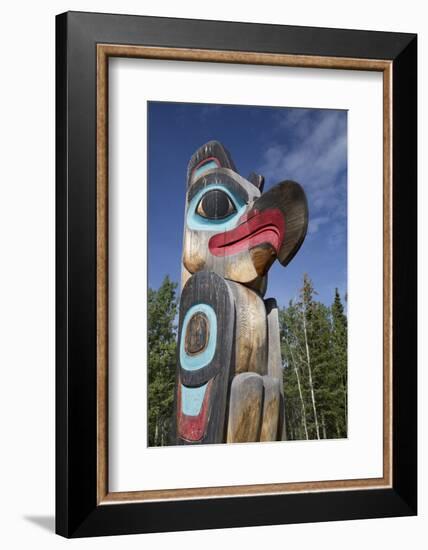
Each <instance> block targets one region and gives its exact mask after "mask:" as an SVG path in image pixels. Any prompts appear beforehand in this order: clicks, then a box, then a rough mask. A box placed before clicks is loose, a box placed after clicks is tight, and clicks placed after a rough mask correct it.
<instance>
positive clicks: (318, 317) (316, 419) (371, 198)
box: [56, 12, 417, 537]
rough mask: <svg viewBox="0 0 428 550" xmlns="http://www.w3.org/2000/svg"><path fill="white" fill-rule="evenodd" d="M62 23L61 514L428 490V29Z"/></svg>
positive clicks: (89, 526) (60, 522) (228, 509)
mask: <svg viewBox="0 0 428 550" xmlns="http://www.w3.org/2000/svg"><path fill="white" fill-rule="evenodd" d="M56 24H57V31H56V36H57V43H56V48H57V62H56V70H57V76H56V78H57V83H56V85H57V104H56V115H57V142H56V143H57V150H56V155H57V173H56V178H57V227H56V232H57V279H56V281H57V371H56V380H57V382H56V396H57V400H56V441H57V443H56V445H57V447H56V452H57V455H56V463H57V470H56V472H57V473H56V487H57V494H56V518H57V532H58V533H59V534H60V535H63V536H66V537H83V536H96V535H109V534H112V535H113V534H125V533H144V532H156V531H176V530H189V529H205V528H219V527H237V526H250V525H270V524H279V523H296V522H314V521H328V520H341V519H359V518H372V517H392V516H404V515H413V514H416V510H417V490H416V485H417V472H416V467H417V464H416V454H417V453H416V431H417V430H416V427H417V422H416V410H417V409H416V150H417V149H416V53H417V50H416V47H417V40H416V36H415V35H412V34H401V33H383V32H382V33H381V32H372V31H354V30H340V29H321V28H307V27H288V26H277V25H259V24H244V23H232V22H217V21H200V20H198V21H197V20H184V19H169V18H156V17H141V16H122V15H120V16H119V15H109V14H94V13H77V12H69V13H65V14H61V15H59V16H57V21H56Z"/></svg>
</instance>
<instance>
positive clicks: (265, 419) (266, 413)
mask: <svg viewBox="0 0 428 550" xmlns="http://www.w3.org/2000/svg"><path fill="white" fill-rule="evenodd" d="M280 385H281V384H280V381H279V380H278V378H273V377H272V376H263V387H264V392H263V414H262V429H261V432H260V441H275V440H276V439H278V420H279V408H280V404H281V399H280V398H281V392H280Z"/></svg>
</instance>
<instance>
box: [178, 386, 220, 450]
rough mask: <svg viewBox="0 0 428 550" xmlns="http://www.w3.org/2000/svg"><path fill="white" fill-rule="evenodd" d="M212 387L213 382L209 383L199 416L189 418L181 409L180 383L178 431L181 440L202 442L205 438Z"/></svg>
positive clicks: (179, 392)
mask: <svg viewBox="0 0 428 550" xmlns="http://www.w3.org/2000/svg"><path fill="white" fill-rule="evenodd" d="M211 385H212V380H210V381H209V382H208V385H207V389H206V390H205V395H204V400H203V401H202V407H201V410H200V412H199V414H198V415H197V416H189V415H187V414H184V413H183V411H182V409H181V382H180V380H179V381H178V391H177V429H178V435H179V436H180V437H181V439H184V440H186V441H200V440H201V439H202V438H203V437H204V436H205V434H206V432H207V427H208V416H209V402H210V394H211Z"/></svg>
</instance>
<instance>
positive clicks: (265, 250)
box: [209, 181, 308, 276]
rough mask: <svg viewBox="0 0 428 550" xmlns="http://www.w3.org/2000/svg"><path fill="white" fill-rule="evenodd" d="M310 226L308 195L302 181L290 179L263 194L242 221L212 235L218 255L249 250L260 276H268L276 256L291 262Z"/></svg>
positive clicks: (215, 253) (283, 262) (214, 251)
mask: <svg viewBox="0 0 428 550" xmlns="http://www.w3.org/2000/svg"><path fill="white" fill-rule="evenodd" d="M307 225H308V207H307V201H306V196H305V193H304V191H303V189H302V188H301V187H300V185H299V184H298V183H295V182H291V181H286V182H283V183H280V184H278V185H276V186H275V187H273V188H272V189H270V190H269V191H267V192H266V193H263V195H262V196H261V197H260V198H259V199H257V200H256V201H255V202H254V204H253V206H252V207H251V208H250V210H249V211H248V212H247V213H246V214H245V215H244V216H242V218H241V219H240V222H239V224H238V225H237V226H236V227H234V228H233V229H231V230H230V231H226V232H224V233H219V234H217V235H214V236H213V237H211V239H210V241H209V249H210V252H211V254H213V255H214V256H230V255H232V254H238V253H239V252H243V251H246V250H247V251H249V253H250V255H251V259H252V261H253V264H254V267H255V269H256V271H257V273H258V275H260V276H263V275H266V273H267V271H268V270H269V268H270V266H271V265H272V263H273V262H274V261H275V259H276V258H278V259H279V261H280V262H281V263H282V265H287V264H288V262H289V261H290V260H291V259H292V258H293V256H294V255H295V254H296V252H297V251H298V249H299V248H300V246H301V244H302V242H303V240H304V238H305V235H306V230H307Z"/></svg>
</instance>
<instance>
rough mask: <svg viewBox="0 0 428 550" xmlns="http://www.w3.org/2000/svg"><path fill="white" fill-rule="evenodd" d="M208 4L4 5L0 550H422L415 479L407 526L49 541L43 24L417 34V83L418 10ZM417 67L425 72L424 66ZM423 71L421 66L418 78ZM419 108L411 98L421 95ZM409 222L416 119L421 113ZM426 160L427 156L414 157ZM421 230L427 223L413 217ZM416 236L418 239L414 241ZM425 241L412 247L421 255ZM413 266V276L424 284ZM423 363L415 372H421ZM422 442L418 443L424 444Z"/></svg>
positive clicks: (48, 177) (50, 175)
mask: <svg viewBox="0 0 428 550" xmlns="http://www.w3.org/2000/svg"><path fill="white" fill-rule="evenodd" d="M243 6H244V4H243V3H241V2H239V3H232V2H230V0H217V1H216V2H215V3H211V4H210V3H202V2H200V1H189V2H186V3H178V2H174V1H162V0H157V1H156V2H154V1H149V0H146V1H145V2H144V3H142V2H131V1H126V0H123V1H122V2H113V1H108V0H103V1H93V2H92V1H91V2H85V3H84V2H76V1H74V0H69V1H67V2H64V1H62V0H60V1H57V2H43V1H40V2H37V3H30V2H15V3H14V4H12V3H8V4H5V5H4V6H2V15H1V19H0V37H1V41H2V54H3V55H2V73H1V76H2V78H1V88H0V94H1V101H0V139H1V144H0V145H1V148H0V150H1V152H2V155H1V162H0V182H1V183H0V188H1V193H2V194H1V200H0V235H1V237H0V252H1V256H0V257H1V271H0V278H1V284H0V323H1V326H0V329H1V332H0V334H1V340H0V342H1V344H0V365H1V369H2V383H1V384H0V419H1V420H0V422H1V424H0V426H1V431H0V433H1V445H0V448H1V454H0V457H1V458H0V464H1V468H0V490H1V499H0V507H1V510H0V525H1V529H0V544H1V545H2V546H3V547H4V548H7V549H15V548H33V549H34V548H39V547H40V548H46V549H49V548H57V547H60V546H61V547H63V546H65V545H72V546H73V547H74V548H77V547H79V548H82V547H83V548H88V547H96V548H103V549H104V548H117V547H118V546H120V547H121V548H141V547H142V546H143V545H146V546H147V547H148V546H150V548H153V549H156V548H166V547H171V546H172V545H173V546H174V548H176V549H181V548H189V547H195V548H196V547H198V546H201V545H203V547H204V548H206V549H208V548H213V549H214V548H218V547H222V546H225V545H226V547H231V546H233V545H237V544H239V545H240V546H242V547H244V546H245V547H246V548H248V549H259V548H260V547H261V546H263V547H265V546H267V545H269V544H271V545H275V546H277V545H278V546H279V547H284V548H285V547H287V546H288V547H293V546H294V547H298V548H303V549H305V548H311V547H312V548H313V547H315V546H316V547H317V548H329V550H333V549H343V548H344V547H346V548H347V549H350V550H351V549H358V550H360V549H361V547H362V546H366V547H367V548H376V547H384V548H387V549H397V550H398V549H400V550H402V548H403V547H405V548H412V549H422V548H425V547H426V532H427V530H428V521H427V509H426V503H427V499H426V497H427V489H428V487H427V483H426V474H425V471H424V469H423V468H421V469H420V478H419V480H420V481H419V484H420V489H421V490H420V515H419V517H417V518H401V519H389V520H370V521H353V522H339V523H323V524H311V525H308V524H304V525H290V526H276V527H258V528H246V529H235V530H217V531H210V532H193V533H173V534H162V535H157V534H156V535H144V536H132V537H131V536H128V537H119V538H118V537H112V538H104V539H91V540H76V541H72V542H67V541H65V540H64V539H60V538H59V537H56V536H54V535H53V534H52V529H53V519H52V517H53V512H54V160H53V159H54V15H55V14H56V13H59V12H61V11H65V10H67V9H75V10H85V9H86V10H92V11H110V12H118V13H119V12H122V13H135V14H138V13H141V14H147V15H164V16H176V17H195V18H197V17H199V18H208V19H229V20H236V21H239V20H245V21H253V22H264V23H283V24H291V25H313V26H325V27H344V28H361V29H366V28H371V29H376V30H389V31H403V32H419V33H421V34H420V42H419V46H420V49H419V59H420V62H419V69H420V73H419V84H420V86H423V84H425V81H426V54H427V45H426V36H427V30H428V23H427V18H426V16H425V14H424V13H423V3H422V2H420V1H416V0H409V1H408V2H406V3H405V4H403V3H402V2H393V1H391V0H390V1H386V0H383V1H379V2H376V3H375V2H373V1H367V2H365V1H363V0H360V1H359V2H353V3H344V2H343V1H331V2H328V3H327V4H326V3H320V2H318V1H317V0H313V1H303V0H302V2H299V3H288V4H287V3H281V2H277V1H275V0H265V1H264V2H263V3H254V4H249V3H248V2H247V3H245V10H243V9H242V8H243ZM424 62H425V63H424ZM423 63H424V64H425V67H423ZM420 97H422V93H420ZM419 119H420V121H421V124H420V141H419V143H420V145H419V152H420V155H419V158H420V162H421V169H420V172H419V181H420V199H419V200H420V205H419V208H420V214H422V211H424V212H426V209H427V207H428V204H427V201H426V199H427V196H426V192H425V191H424V189H423V187H422V182H423V181H424V180H425V178H426V171H425V165H424V164H425V163H424V159H423V155H422V152H423V147H424V145H425V144H424V139H423V138H424V137H425V130H426V122H427V120H426V108H425V107H424V106H423V105H422V102H421V105H420V110H419ZM425 149H426V146H425ZM419 219H420V228H421V230H425V229H426V224H425V223H424V221H423V219H422V215H420V218H419ZM423 237H425V235H423ZM426 246H427V245H426V241H425V238H421V239H420V241H419V249H420V252H421V253H422V251H423V248H425V249H426ZM424 261H425V257H422V256H421V261H420V277H419V280H420V281H422V280H423V279H424V276H425V277H426V270H425V266H424ZM427 305H428V304H427V303H426V301H425V292H423V291H422V289H421V291H420V321H421V323H420V328H419V334H420V351H421V358H420V364H421V368H420V377H419V403H420V423H419V434H420V444H419V452H420V464H421V465H422V464H423V463H424V462H426V452H425V450H426V439H425V438H423V437H422V436H423V432H424V431H425V433H426V416H427V407H426V405H425V404H424V402H423V401H424V400H423V397H424V396H425V394H426V391H427V386H426V379H427V378H426V375H425V373H424V370H423V368H422V367H423V363H424V360H423V359H424V358H425V351H426V346H425V345H424V342H423V338H422V336H423V332H424V328H425V326H424V324H423V323H422V321H423V320H424V317H425V316H424V313H423V310H424V307H425V308H426V307H427ZM425 363H426V361H425ZM425 437H426V436H425Z"/></svg>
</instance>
